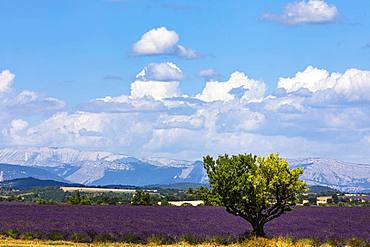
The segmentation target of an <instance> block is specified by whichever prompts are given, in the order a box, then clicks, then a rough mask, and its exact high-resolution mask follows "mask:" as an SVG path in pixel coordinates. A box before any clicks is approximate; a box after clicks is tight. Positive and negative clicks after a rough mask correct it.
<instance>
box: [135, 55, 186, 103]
mask: <svg viewBox="0 0 370 247" xmlns="http://www.w3.org/2000/svg"><path fill="white" fill-rule="evenodd" d="M183 77H184V75H183V73H182V71H181V69H180V68H178V67H177V66H176V65H175V64H174V63H168V62H167V63H152V64H149V65H148V66H147V67H146V68H144V69H143V70H142V71H141V72H140V73H139V74H137V75H136V80H135V81H134V82H133V83H131V97H132V98H143V97H152V98H154V99H155V100H161V99H164V98H172V97H178V96H181V90H180V87H179V85H180V82H179V80H181V79H183Z"/></svg>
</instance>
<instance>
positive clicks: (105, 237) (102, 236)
mask: <svg viewBox="0 0 370 247" xmlns="http://www.w3.org/2000/svg"><path fill="white" fill-rule="evenodd" d="M94 241H95V242H105V243H106V242H115V241H117V239H116V238H115V237H114V236H113V234H110V233H99V234H96V235H95V237H94Z"/></svg>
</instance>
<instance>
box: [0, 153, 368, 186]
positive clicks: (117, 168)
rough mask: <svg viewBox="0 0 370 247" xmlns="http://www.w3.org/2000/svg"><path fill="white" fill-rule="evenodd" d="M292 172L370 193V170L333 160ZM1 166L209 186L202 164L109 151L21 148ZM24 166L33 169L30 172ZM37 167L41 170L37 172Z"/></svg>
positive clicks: (85, 179)
mask: <svg viewBox="0 0 370 247" xmlns="http://www.w3.org/2000/svg"><path fill="white" fill-rule="evenodd" d="M288 161H289V164H290V166H291V167H301V168H302V169H304V173H303V175H302V177H301V178H302V179H303V180H304V181H306V182H307V183H309V184H310V185H320V186H328V187H331V188H334V189H338V190H342V191H351V192H369V191H370V176H369V174H370V165H367V164H355V163H351V162H344V161H339V160H335V159H331V158H318V157H311V158H301V159H299V158H298V159H297V158H296V159H289V160H288ZM0 163H4V164H11V165H14V166H13V171H12V170H11V169H10V168H9V165H6V166H3V167H6V170H5V168H4V169H3V170H2V169H1V166H0V172H1V171H2V172H3V179H12V178H17V177H20V176H23V177H25V176H32V175H33V174H35V175H36V177H37V176H39V177H41V178H43V179H45V176H46V178H48V177H47V176H54V177H53V179H56V180H59V181H68V182H73V183H83V184H92V185H106V184H127V185H128V184H130V185H147V184H171V183H177V182H186V183H187V182H190V183H205V182H207V174H206V172H205V170H204V169H203V163H202V162H201V161H186V160H176V159H168V158H164V157H147V158H135V157H132V156H129V155H125V154H120V153H112V152H106V151H80V150H77V149H72V148H58V147H20V148H5V149H0ZM25 167H29V168H34V169H33V170H32V169H29V170H27V171H26V170H25ZM36 168H37V169H36Z"/></svg>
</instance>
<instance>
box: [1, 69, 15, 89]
mask: <svg viewBox="0 0 370 247" xmlns="http://www.w3.org/2000/svg"><path fill="white" fill-rule="evenodd" d="M14 78H15V75H14V74H12V72H10V71H9V70H3V71H2V72H1V73H0V93H5V92H8V91H9V90H10V87H11V85H12V83H13V81H14Z"/></svg>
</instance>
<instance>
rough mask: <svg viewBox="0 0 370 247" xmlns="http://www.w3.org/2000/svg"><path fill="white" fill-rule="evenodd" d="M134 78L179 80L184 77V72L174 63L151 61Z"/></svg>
mask: <svg viewBox="0 0 370 247" xmlns="http://www.w3.org/2000/svg"><path fill="white" fill-rule="evenodd" d="M136 78H137V79H140V80H144V81H180V80H182V79H184V74H183V73H182V71H181V69H180V68H179V67H177V66H176V64H174V63H171V62H166V63H151V64H149V65H148V66H146V67H145V68H144V69H143V70H142V71H141V72H140V73H139V74H137V76H136Z"/></svg>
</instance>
